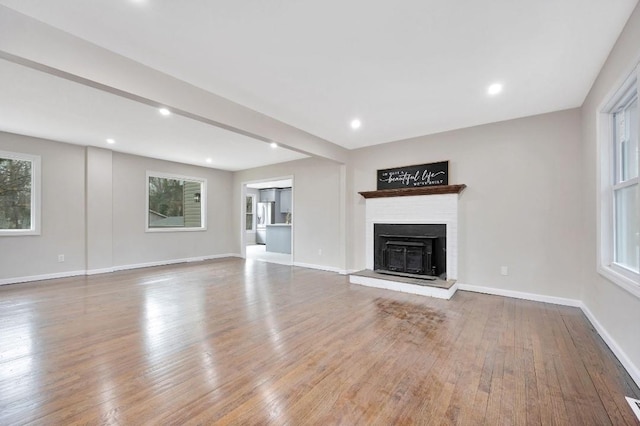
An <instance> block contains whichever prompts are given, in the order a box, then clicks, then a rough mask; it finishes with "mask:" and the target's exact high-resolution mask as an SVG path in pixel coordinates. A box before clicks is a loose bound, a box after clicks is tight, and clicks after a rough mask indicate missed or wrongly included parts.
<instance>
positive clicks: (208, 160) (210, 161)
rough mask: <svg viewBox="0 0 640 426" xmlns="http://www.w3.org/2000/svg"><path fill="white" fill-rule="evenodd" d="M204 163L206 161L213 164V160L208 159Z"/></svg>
mask: <svg viewBox="0 0 640 426" xmlns="http://www.w3.org/2000/svg"><path fill="white" fill-rule="evenodd" d="M204 161H206V162H207V163H209V164H211V163H213V160H212V159H211V158H207V159H206V160H204Z"/></svg>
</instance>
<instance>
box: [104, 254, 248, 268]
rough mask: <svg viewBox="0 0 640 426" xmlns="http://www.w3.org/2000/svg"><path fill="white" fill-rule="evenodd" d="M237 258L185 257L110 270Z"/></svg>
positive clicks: (218, 255)
mask: <svg viewBox="0 0 640 426" xmlns="http://www.w3.org/2000/svg"><path fill="white" fill-rule="evenodd" d="M237 256H239V255H236V254H232V253H225V254H214V255H210V256H196V257H186V258H184V259H167V260H158V261H155V262H145V263H135V264H130V265H118V266H114V267H113V268H112V269H113V271H126V270H129V269H138V268H150V267H152V266H165V265H174V264H176V263H189V262H202V261H203V260H212V259H222V258H224V257H237Z"/></svg>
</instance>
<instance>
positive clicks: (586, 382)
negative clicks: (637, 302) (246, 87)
mask: <svg viewBox="0 0 640 426" xmlns="http://www.w3.org/2000/svg"><path fill="white" fill-rule="evenodd" d="M625 395H627V396H631V397H635V398H639V397H640V390H638V388H637V386H635V384H634V383H633V382H632V380H631V378H630V377H629V376H628V375H627V374H626V372H625V371H624V370H623V369H622V367H621V366H620V364H619V363H618V361H617V360H616V359H615V357H614V356H613V354H612V353H611V352H610V351H609V350H608V348H607V347H606V345H605V344H604V343H603V341H602V340H601V339H600V338H599V337H598V336H597V334H596V333H595V332H594V330H593V329H592V328H591V326H590V325H589V323H588V321H587V320H586V318H585V317H584V315H583V314H582V312H581V311H580V310H579V309H577V308H569V307H563V306H557V305H550V304H544V303H538V302H529V301H524V300H517V299H509V298H504V297H498V296H489V295H482V294H474V293H468V292H463V291H459V292H458V293H457V294H456V295H455V296H454V297H453V298H452V299H451V300H450V301H445V300H439V299H431V298H426V297H421V296H415V295H409V294H404V293H396V292H391V291H387V290H380V289H375V288H369V287H361V286H357V285H350V284H349V283H348V279H347V277H344V276H339V275H337V274H333V273H329V272H322V271H315V270H310V269H303V268H297V267H290V266H284V265H276V264H269V263H264V262H257V261H256V262H251V261H247V262H245V261H244V260H241V259H224V260H218V261H209V262H202V263H192V264H184V265H174V266H168V267H158V268H148V269H140V270H135V271H124V272H117V273H113V274H105V275H97V276H92V277H77V278H68V279H59V280H50V281H44V282H38V283H28V284H17V285H10V286H3V287H0V424H2V425H9V424H11V425H14V424H28V423H35V424H46V425H53V424H163V425H165V424H169V425H173V424H175V425H182V424H213V423H217V424H243V425H244V424H277V425H282V424H291V425H299V424H322V425H325V424H348V425H351V424H366V425H374V424H380V425H390V424H425V425H426V424H437V425H439V424H461V425H474V424H487V425H499V424H516V425H520V424H522V425H524V424H527V425H530V424H531V425H550V424H560V425H564V424H575V425H590V424H593V425H607V424H615V425H623V424H631V425H633V424H638V422H637V420H636V419H635V417H634V415H633V413H632V411H631V409H630V408H629V406H628V405H627V403H626V401H625V399H624V396H625Z"/></svg>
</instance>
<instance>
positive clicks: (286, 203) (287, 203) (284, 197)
mask: <svg viewBox="0 0 640 426" xmlns="http://www.w3.org/2000/svg"><path fill="white" fill-rule="evenodd" d="M280 213H291V188H284V189H282V190H281V191H280Z"/></svg>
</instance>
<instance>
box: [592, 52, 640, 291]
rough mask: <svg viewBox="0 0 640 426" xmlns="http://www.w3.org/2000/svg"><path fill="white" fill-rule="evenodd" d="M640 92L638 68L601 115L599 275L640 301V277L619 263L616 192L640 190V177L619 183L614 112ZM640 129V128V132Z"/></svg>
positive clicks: (599, 141) (613, 94)
mask: <svg viewBox="0 0 640 426" xmlns="http://www.w3.org/2000/svg"><path fill="white" fill-rule="evenodd" d="M632 90H635V91H636V96H637V95H638V92H639V91H640V65H636V66H635V67H634V69H633V70H632V71H631V72H630V73H629V75H628V77H626V78H625V79H624V81H623V82H622V84H619V85H618V88H617V89H616V90H614V91H612V92H611V93H610V95H609V96H608V97H607V98H606V100H605V103H604V104H603V106H602V107H601V108H600V109H599V114H598V122H597V125H598V132H597V137H598V163H597V166H598V180H599V185H598V266H597V270H598V272H599V273H600V274H601V275H602V276H604V277H605V278H607V279H609V280H610V281H612V282H614V283H615V284H617V285H619V286H620V287H622V288H624V289H625V290H627V291H628V292H629V293H631V294H633V295H635V296H636V297H639V298H640V274H638V273H637V272H635V271H632V270H630V269H628V268H625V267H624V266H622V265H619V264H617V263H615V261H614V259H615V210H614V209H615V205H614V203H615V199H614V191H615V190H619V189H622V188H625V187H628V186H633V185H636V187H638V182H639V180H638V178H637V177H636V178H633V179H629V180H627V181H625V182H623V183H617V179H616V178H615V173H616V167H615V163H616V160H617V157H616V153H615V147H614V144H615V141H614V140H613V134H614V128H613V125H614V123H613V113H614V112H615V110H616V108H617V107H618V106H619V105H620V104H621V103H622V102H623V100H624V99H625V98H626V99H629V97H628V94H629V92H630V91H632ZM639 130H640V129H639Z"/></svg>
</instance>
